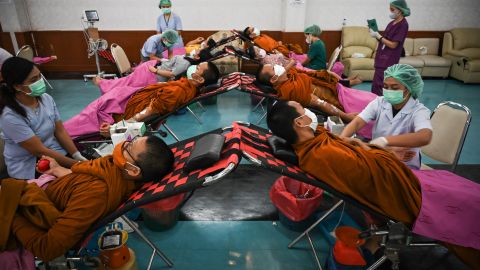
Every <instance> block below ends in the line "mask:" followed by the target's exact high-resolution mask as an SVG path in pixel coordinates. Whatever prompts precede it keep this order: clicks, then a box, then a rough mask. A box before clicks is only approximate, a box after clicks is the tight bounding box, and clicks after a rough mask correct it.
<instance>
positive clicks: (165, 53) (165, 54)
mask: <svg viewBox="0 0 480 270" xmlns="http://www.w3.org/2000/svg"><path fill="white" fill-rule="evenodd" d="M172 52H173V55H185V54H187V50H185V47H180V48H173V49H172ZM162 55H163V58H168V50H166V51H163V53H162Z"/></svg>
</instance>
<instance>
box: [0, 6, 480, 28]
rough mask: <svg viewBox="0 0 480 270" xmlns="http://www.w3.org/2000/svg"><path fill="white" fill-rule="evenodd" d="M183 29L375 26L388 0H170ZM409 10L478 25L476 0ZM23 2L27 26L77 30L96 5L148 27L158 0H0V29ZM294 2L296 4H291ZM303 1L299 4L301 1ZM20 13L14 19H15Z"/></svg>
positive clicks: (426, 18)
mask: <svg viewBox="0 0 480 270" xmlns="http://www.w3.org/2000/svg"><path fill="white" fill-rule="evenodd" d="M172 1H173V11H174V12H175V13H178V14H179V15H180V16H181V18H182V20H183V26H184V29H185V30H217V29H232V28H236V29H243V28H244V27H245V26H246V25H255V26H258V27H259V28H261V29H264V30H281V31H289V32H291V31H303V28H304V26H305V25H310V24H313V23H317V24H319V25H320V27H321V28H322V29H324V30H340V29H341V25H342V21H343V19H344V18H346V19H347V24H348V25H365V24H366V19H367V18H376V19H377V21H378V24H379V27H380V29H384V27H385V26H386V24H387V23H388V21H389V19H388V13H389V11H388V0H172ZM407 1H408V3H409V5H410V7H411V10H412V15H411V16H410V17H409V18H408V21H409V24H410V30H433V31H435V30H437V31H443V30H448V29H451V28H454V27H480V1H479V0H407ZM22 2H25V3H26V6H27V9H28V10H27V11H28V13H29V14H30V18H31V21H32V30H40V31H41V30H80V29H81V24H80V18H81V15H82V11H83V10H85V9H97V10H98V13H99V16H100V22H99V23H98V24H97V26H98V27H99V28H100V29H101V30H153V29H155V20H156V17H157V16H158V15H159V12H160V11H159V9H158V2H159V0H0V22H1V23H2V27H3V29H4V31H16V32H18V31H25V30H28V29H25V28H29V27H28V24H27V23H26V22H25V20H22V19H21V18H24V17H23V16H24V13H26V12H25V11H24V10H23V9H22V7H23V4H22ZM292 2H297V4H298V2H300V6H299V5H291V3H292ZM302 2H303V3H304V6H303V7H302V6H301V3H302ZM19 18H20V19H19Z"/></svg>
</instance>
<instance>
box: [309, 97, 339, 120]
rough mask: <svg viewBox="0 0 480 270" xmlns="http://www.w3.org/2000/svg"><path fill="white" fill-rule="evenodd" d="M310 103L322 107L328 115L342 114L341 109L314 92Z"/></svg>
mask: <svg viewBox="0 0 480 270" xmlns="http://www.w3.org/2000/svg"><path fill="white" fill-rule="evenodd" d="M311 98H312V99H311V101H310V104H311V105H312V106H313V107H315V108H318V109H320V110H321V111H322V112H325V113H327V114H328V115H334V116H339V115H340V112H341V111H340V110H339V109H338V108H337V107H335V106H333V105H332V104H330V103H328V102H326V101H325V100H323V99H320V98H318V97H317V96H315V95H314V94H312V97H311Z"/></svg>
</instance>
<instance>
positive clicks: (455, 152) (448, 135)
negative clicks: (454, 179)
mask: <svg viewBox="0 0 480 270" xmlns="http://www.w3.org/2000/svg"><path fill="white" fill-rule="evenodd" d="M471 120H472V114H471V112H470V109H469V108H467V107H466V106H464V105H462V104H459V103H456V102H452V101H445V102H442V103H440V104H439V105H438V106H437V108H435V110H434V111H433V113H432V115H431V121H432V129H433V137H432V141H431V142H430V144H429V145H426V146H424V147H422V149H421V151H422V153H423V154H425V155H427V156H429V157H430V158H432V159H434V160H436V161H440V162H443V163H447V164H450V165H452V166H451V168H450V171H452V172H455V169H456V167H457V164H458V159H459V158H460V153H461V152H462V148H463V144H464V142H465V137H466V136H467V131H468V128H469V127H470V123H471ZM422 169H429V167H428V166H426V165H424V164H422Z"/></svg>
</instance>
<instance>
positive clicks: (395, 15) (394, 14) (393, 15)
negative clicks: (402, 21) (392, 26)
mask: <svg viewBox="0 0 480 270" xmlns="http://www.w3.org/2000/svg"><path fill="white" fill-rule="evenodd" d="M388 17H390V19H392V20H395V19H396V18H398V13H397V12H392V13H390V14H389V15H388Z"/></svg>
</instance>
